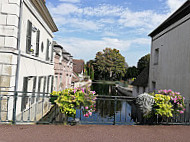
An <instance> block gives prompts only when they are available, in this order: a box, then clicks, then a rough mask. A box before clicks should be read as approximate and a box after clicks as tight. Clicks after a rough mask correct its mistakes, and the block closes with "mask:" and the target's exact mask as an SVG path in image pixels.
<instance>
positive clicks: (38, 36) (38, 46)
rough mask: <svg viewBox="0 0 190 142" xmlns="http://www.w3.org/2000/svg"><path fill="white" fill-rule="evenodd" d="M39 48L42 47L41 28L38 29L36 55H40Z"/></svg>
mask: <svg viewBox="0 0 190 142" xmlns="http://www.w3.org/2000/svg"><path fill="white" fill-rule="evenodd" d="M39 48H40V30H38V31H37V35H36V57H38V56H39Z"/></svg>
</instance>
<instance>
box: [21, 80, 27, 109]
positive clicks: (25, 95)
mask: <svg viewBox="0 0 190 142" xmlns="http://www.w3.org/2000/svg"><path fill="white" fill-rule="evenodd" d="M27 92H28V77H24V80H23V96H22V105H21V110H22V111H23V110H24V109H26V104H27V102H28V101H27V99H28V97H27Z"/></svg>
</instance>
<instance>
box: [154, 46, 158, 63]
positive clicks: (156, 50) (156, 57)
mask: <svg viewBox="0 0 190 142" xmlns="http://www.w3.org/2000/svg"><path fill="white" fill-rule="evenodd" d="M158 61H159V48H157V49H155V51H154V65H158Z"/></svg>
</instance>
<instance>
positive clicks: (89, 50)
mask: <svg viewBox="0 0 190 142" xmlns="http://www.w3.org/2000/svg"><path fill="white" fill-rule="evenodd" d="M57 42H58V43H59V44H61V45H62V46H63V47H64V48H65V49H66V50H67V51H69V52H70V53H71V54H72V55H73V56H74V58H83V59H85V60H86V61H87V60H89V59H94V57H95V55H96V53H97V52H98V51H102V50H103V49H104V48H106V47H109V48H116V49H119V50H120V51H121V53H124V52H125V51H126V50H128V49H129V48H130V46H131V45H132V44H137V45H147V46H148V45H149V44H150V39H147V38H137V39H133V40H119V39H117V38H107V37H105V38H102V39H100V40H88V39H83V38H66V39H63V38H61V37H60V38H57ZM123 56H125V55H124V54H123Z"/></svg>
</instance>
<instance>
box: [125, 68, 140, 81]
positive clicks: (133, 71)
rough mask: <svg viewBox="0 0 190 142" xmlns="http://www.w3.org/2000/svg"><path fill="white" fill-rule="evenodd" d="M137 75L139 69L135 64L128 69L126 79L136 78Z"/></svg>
mask: <svg viewBox="0 0 190 142" xmlns="http://www.w3.org/2000/svg"><path fill="white" fill-rule="evenodd" d="M137 76H138V69H137V68H136V67H135V66H133V67H129V68H128V69H127V73H126V75H125V79H130V78H136V77H137Z"/></svg>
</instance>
